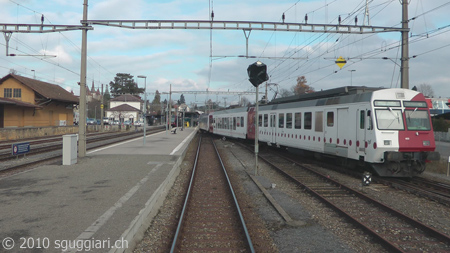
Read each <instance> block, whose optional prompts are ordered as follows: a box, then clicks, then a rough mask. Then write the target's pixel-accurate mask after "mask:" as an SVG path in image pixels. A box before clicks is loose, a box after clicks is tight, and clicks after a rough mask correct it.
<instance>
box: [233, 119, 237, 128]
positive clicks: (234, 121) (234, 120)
mask: <svg viewBox="0 0 450 253" xmlns="http://www.w3.org/2000/svg"><path fill="white" fill-rule="evenodd" d="M236 123H237V121H236V117H233V130H236Z"/></svg>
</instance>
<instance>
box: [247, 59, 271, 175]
mask: <svg viewBox="0 0 450 253" xmlns="http://www.w3.org/2000/svg"><path fill="white" fill-rule="evenodd" d="M247 74H248V77H249V79H248V80H249V81H250V82H251V83H252V84H253V86H255V88H256V112H255V176H256V175H258V152H259V146H258V132H259V115H258V92H259V91H258V87H259V85H260V84H262V83H263V82H265V81H267V80H269V76H268V75H267V66H266V64H264V63H262V62H260V61H257V62H255V63H253V64H250V65H249V66H248V68H247Z"/></svg>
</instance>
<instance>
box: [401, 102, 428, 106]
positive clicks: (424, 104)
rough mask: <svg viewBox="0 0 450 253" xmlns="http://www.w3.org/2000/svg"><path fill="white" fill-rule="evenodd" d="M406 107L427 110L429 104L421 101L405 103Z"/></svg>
mask: <svg viewBox="0 0 450 253" xmlns="http://www.w3.org/2000/svg"><path fill="white" fill-rule="evenodd" d="M403 106H404V107H413V108H427V107H428V106H427V102H421V101H403Z"/></svg>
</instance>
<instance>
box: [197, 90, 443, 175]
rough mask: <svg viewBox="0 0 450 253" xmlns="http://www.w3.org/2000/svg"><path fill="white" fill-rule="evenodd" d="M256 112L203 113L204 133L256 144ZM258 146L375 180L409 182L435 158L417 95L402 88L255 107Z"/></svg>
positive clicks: (330, 93) (342, 92)
mask: <svg viewBox="0 0 450 253" xmlns="http://www.w3.org/2000/svg"><path fill="white" fill-rule="evenodd" d="M255 114H256V111H255V108H254V107H242V108H236V109H229V110H223V111H216V112H211V113H209V114H204V115H202V116H201V117H200V119H199V127H200V129H201V130H203V131H207V132H210V133H213V134H218V135H222V136H227V137H234V138H240V139H252V140H254V139H255V129H256V127H255ZM258 115H259V124H258V139H259V141H260V142H262V143H267V144H268V145H275V146H278V147H285V148H290V149H299V150H303V151H311V152H314V154H316V155H329V156H333V157H336V158H342V161H343V162H344V163H345V164H347V165H349V167H355V166H361V165H362V166H365V167H369V168H370V169H372V170H373V172H375V173H376V174H378V175H379V176H384V177H412V176H416V175H418V174H420V173H422V172H423V171H424V170H425V164H426V162H427V161H428V160H437V159H439V153H437V152H434V150H435V141H434V133H433V129H432V125H431V118H430V112H429V109H428V106H427V103H426V101H425V97H424V96H423V95H422V93H419V92H416V91H413V90H407V89H383V88H368V87H354V86H353V87H342V88H336V89H332V90H327V91H320V92H314V93H310V94H304V95H298V96H293V97H289V98H281V99H276V100H274V101H272V102H271V103H270V104H267V105H261V106H259V113H258Z"/></svg>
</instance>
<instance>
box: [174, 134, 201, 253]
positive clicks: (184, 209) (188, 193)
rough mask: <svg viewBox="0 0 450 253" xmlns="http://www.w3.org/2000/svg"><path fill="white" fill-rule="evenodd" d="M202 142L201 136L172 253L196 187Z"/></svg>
mask: <svg viewBox="0 0 450 253" xmlns="http://www.w3.org/2000/svg"><path fill="white" fill-rule="evenodd" d="M201 142H202V137H201V136H200V138H199V140H198V147H197V154H196V155H195V161H194V166H193V169H192V174H191V179H190V181H189V186H188V191H187V193H186V199H185V200H184V204H183V209H182V211H181V215H180V220H179V221H178V226H177V230H176V232H175V237H174V239H173V242H172V247H171V248H170V253H173V252H175V247H176V246H177V241H178V237H179V236H180V231H181V226H182V224H183V220H184V214H185V212H186V209H187V205H188V203H189V199H190V197H191V192H192V187H193V185H194V178H195V171H196V169H197V163H198V156H199V154H200V146H201Z"/></svg>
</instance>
